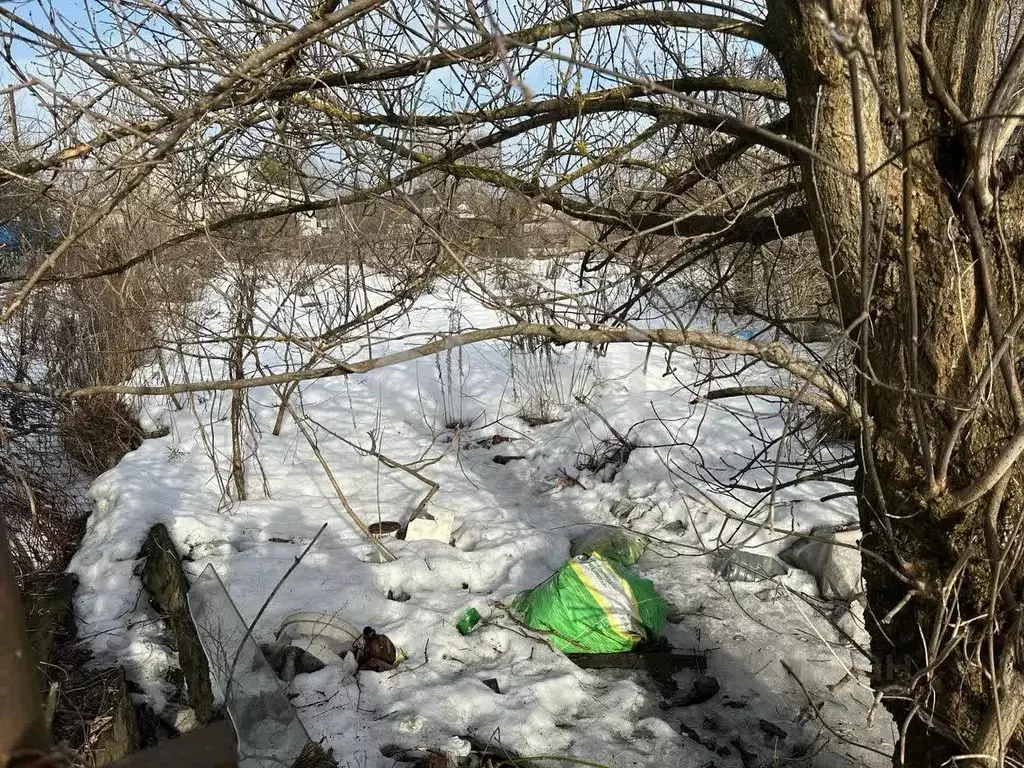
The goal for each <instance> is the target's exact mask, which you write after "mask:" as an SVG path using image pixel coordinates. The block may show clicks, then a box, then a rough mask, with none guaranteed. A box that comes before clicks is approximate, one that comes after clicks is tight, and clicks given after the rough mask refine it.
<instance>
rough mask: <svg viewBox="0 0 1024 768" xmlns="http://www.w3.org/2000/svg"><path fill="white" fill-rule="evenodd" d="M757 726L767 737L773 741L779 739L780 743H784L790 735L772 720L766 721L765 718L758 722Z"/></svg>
mask: <svg viewBox="0 0 1024 768" xmlns="http://www.w3.org/2000/svg"><path fill="white" fill-rule="evenodd" d="M757 724H758V726H759V727H760V728H761V730H762V731H764V732H765V735H766V736H769V737H770V738H772V739H778V740H779V741H782V740H783V739H785V738H786V737H787V736H788V735H789V734H788V733H786V732H785V731H784V730H782V729H781V728H779V726H777V725H776V724H775V723H773V722H771V721H770V720H765V719H764V718H761V719H760V720H758V721H757Z"/></svg>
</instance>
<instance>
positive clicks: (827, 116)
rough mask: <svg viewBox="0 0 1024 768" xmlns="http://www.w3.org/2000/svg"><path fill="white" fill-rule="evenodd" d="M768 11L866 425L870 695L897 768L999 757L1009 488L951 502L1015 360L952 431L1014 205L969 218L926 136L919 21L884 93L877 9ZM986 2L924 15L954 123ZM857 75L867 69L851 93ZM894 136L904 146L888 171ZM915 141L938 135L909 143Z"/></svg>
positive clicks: (1004, 415)
mask: <svg viewBox="0 0 1024 768" xmlns="http://www.w3.org/2000/svg"><path fill="white" fill-rule="evenodd" d="M768 5H769V26H770V30H771V34H772V38H773V40H774V41H775V42H774V44H773V48H774V52H775V54H776V56H777V57H778V59H779V61H780V64H781V66H782V68H783V72H784V75H785V78H786V83H787V92H788V94H789V100H790V105H791V109H792V113H791V114H792V125H793V130H794V138H796V139H797V140H799V141H801V142H802V143H803V144H804V145H805V146H808V147H814V148H815V151H816V153H817V155H818V158H819V159H813V158H811V157H810V156H807V157H804V159H803V161H802V171H803V174H804V181H805V186H806V190H807V196H808V201H809V203H810V209H811V218H812V224H813V227H814V230H815V236H816V238H817V242H818V246H819V249H820V252H821V257H822V259H823V261H824V262H825V270H826V273H833V272H834V273H835V274H838V275H839V278H838V285H837V293H838V295H839V297H840V303H841V311H842V314H843V318H842V319H843V322H844V324H846V325H847V326H851V325H852V326H854V328H855V330H854V331H853V341H855V342H856V343H857V344H858V346H859V347H860V349H861V353H860V358H859V366H860V372H861V374H862V375H861V376H860V382H859V388H860V393H859V396H860V398H861V402H862V405H863V406H864V410H865V413H866V415H867V417H868V419H869V420H870V423H869V424H868V425H867V427H868V428H867V429H866V430H864V435H865V442H863V443H862V444H861V446H860V448H859V451H858V455H859V464H860V512H861V523H862V527H863V529H864V532H865V535H864V540H863V546H864V548H865V549H870V550H872V551H873V552H874V553H876V554H878V555H881V556H882V561H881V562H880V561H879V559H876V558H870V557H866V558H865V559H864V573H865V581H866V585H867V590H868V604H869V611H868V617H867V620H868V629H869V632H870V634H871V639H872V643H871V648H872V652H873V654H874V660H873V661H874V671H873V682H874V684H875V686H876V688H877V689H878V690H881V691H883V692H885V693H886V694H887V697H886V699H885V703H886V706H887V707H888V708H889V710H890V711H891V712H892V713H893V714H894V716H895V717H896V718H897V722H898V724H899V725H900V726H901V728H902V729H903V737H902V739H901V743H900V745H899V746H898V749H897V754H896V757H895V760H896V764H897V765H908V766H918V765H921V766H924V765H928V766H931V765H940V764H942V763H943V762H944V761H946V760H948V759H949V758H951V757H953V756H954V755H965V754H970V753H978V752H979V751H985V752H988V753H989V754H993V755H994V756H998V753H999V750H1000V743H1003V744H1005V743H1006V742H1007V741H1008V736H1009V734H1011V733H1013V732H1014V731H1015V730H1016V728H1017V725H1018V723H1019V721H1020V715H1021V711H1020V710H1021V705H1020V704H1019V703H1018V702H1019V701H1020V700H1021V699H1022V698H1024V696H1022V695H1021V691H1020V690H1019V689H1020V684H1019V683H1018V682H1017V681H1018V680H1019V679H1020V674H1019V672H1018V670H1017V652H1016V646H1017V644H1018V643H1019V635H1020V627H1019V626H1018V625H1019V624H1020V623H1021V622H1020V621H1018V619H1017V617H1018V616H1019V615H1020V614H1019V611H1018V610H1017V606H1016V602H1015V598H1014V595H1015V594H1019V590H1018V586H1019V584H1020V582H1021V579H1020V578H1019V576H1017V571H1019V570H1020V566H1019V565H1018V562H1017V561H1018V560H1019V559H1020V553H1019V552H1017V550H1016V549H1015V548H1014V547H1013V546H1012V545H1008V541H1011V540H1012V539H1013V538H1014V536H1012V535H1011V534H1012V533H1014V532H1015V533H1016V538H1017V539H1018V540H1019V539H1020V537H1021V535H1022V533H1024V532H1020V531H1015V528H1014V526H1015V525H1016V524H1017V522H1018V521H1019V520H1020V519H1021V517H1022V514H1024V485H1022V483H1021V481H1020V480H1018V479H1017V477H1015V476H1014V475H1013V474H1012V473H1011V474H1010V475H1009V480H1008V482H1005V483H1001V484H998V485H997V486H996V487H994V488H993V489H992V490H991V491H989V492H987V493H985V494H983V495H982V496H981V497H980V498H979V499H977V500H970V501H969V503H965V499H964V497H963V494H960V495H959V496H958V494H957V493H956V492H955V491H956V489H963V488H965V487H968V486H970V485H971V484H972V483H973V482H974V481H976V480H977V478H979V477H982V476H983V475H985V473H986V471H987V470H988V469H989V468H990V467H991V466H992V465H993V462H994V460H995V457H996V456H997V454H998V453H999V452H1000V451H1001V450H1002V449H1003V448H1004V446H1005V445H1006V442H1007V439H1008V438H1009V437H1010V436H1012V435H1013V434H1014V433H1015V432H1016V431H1017V430H1018V429H1019V428H1020V423H1021V419H1020V414H1022V413H1024V411H1021V410H1020V409H1019V400H1018V399H1017V398H1018V397H1019V387H1018V385H1017V384H1016V378H1015V373H1013V371H1012V368H1014V367H1015V366H1012V365H1009V363H1010V362H1011V361H1013V360H1015V359H1016V358H1015V357H1013V356H1010V355H1006V356H1005V362H1006V365H1003V366H1001V367H1000V368H999V370H998V371H996V372H995V375H994V376H992V377H991V386H990V387H989V388H987V389H985V391H986V397H987V398H988V400H987V402H986V403H985V405H984V407H983V408H982V409H979V410H978V413H977V415H976V416H975V417H974V418H973V419H972V420H971V422H970V424H969V425H968V426H967V428H965V429H960V428H959V427H957V424H958V420H959V419H960V418H961V416H962V415H963V414H965V413H971V412H972V411H971V409H972V405H973V403H972V393H974V392H975V391H976V390H977V386H976V385H977V382H978V380H979V378H981V377H982V376H983V375H984V373H985V369H986V366H987V364H988V362H989V360H990V359H991V358H992V355H993V354H994V353H995V352H997V350H998V347H999V342H1000V340H1001V339H1002V337H1003V334H1002V329H1001V327H1000V326H1001V325H1009V322H1008V321H1006V320H1004V319H1003V318H1012V317H1013V316H1014V315H1015V313H1016V311H1017V308H1016V299H1015V295H1014V292H1013V291H1012V290H1011V284H1012V282H1013V280H1015V279H1016V278H1017V272H1018V271H1019V264H1018V263H1017V262H1016V261H1015V260H1014V259H1012V258H1011V257H1010V253H1011V252H1013V253H1015V252H1018V251H1017V248H1018V247H1019V244H1020V242H1021V238H1020V232H1019V231H1011V230H1013V229H1016V230H1019V229H1020V225H1019V207H1017V206H1015V205H1014V202H1013V201H1015V200H1016V199H1017V193H1016V192H1015V190H1012V189H1011V190H1005V191H1004V197H1005V198H1006V201H1007V204H1008V205H1011V206H1012V207H1015V211H1014V213H1015V215H1016V216H1017V217H1018V218H1017V220H1016V222H1012V221H1011V226H1010V229H1009V230H1007V229H1005V228H1002V227H1000V226H999V222H997V221H996V220H995V218H985V216H984V215H982V216H977V215H976V214H977V209H978V206H977V205H976V198H977V196H976V195H974V193H973V186H972V185H973V184H974V180H973V179H972V178H971V176H970V173H969V169H970V163H969V159H970V157H971V154H972V147H971V145H970V142H971V139H972V134H971V132H970V130H969V129H963V130H960V131H959V132H952V131H949V130H945V131H944V129H947V128H948V125H949V124H948V115H946V114H944V113H943V112H942V111H941V110H940V107H939V105H938V103H937V102H936V99H935V98H934V96H933V93H932V88H931V86H930V85H929V86H925V83H927V82H928V80H927V73H926V71H925V70H924V68H923V65H922V64H921V59H922V50H923V47H922V46H921V44H920V43H921V41H920V29H921V16H920V14H921V13H922V12H923V11H924V9H923V8H922V7H921V5H920V4H918V3H917V2H908V3H907V4H906V5H905V6H904V13H905V28H906V30H907V31H906V36H907V38H908V41H907V47H906V49H905V51H904V58H903V62H904V65H905V67H906V69H907V71H908V76H907V77H906V78H905V79H904V82H903V87H902V88H901V87H900V80H899V67H898V66H897V51H896V45H895V41H896V39H895V37H894V33H893V31H894V24H893V19H892V17H891V14H890V3H889V0H867V2H866V4H862V3H861V2H858V1H854V0H835V2H832V3H828V4H827V7H828V8H829V9H830V13H831V16H830V17H825V15H824V13H823V6H822V5H819V4H818V3H817V2H814V1H813V0H769V2H768ZM998 5H999V4H998V3H982V2H980V0H943V1H942V2H940V3H938V6H937V8H936V10H935V13H934V16H933V18H932V21H931V26H930V30H931V31H930V33H929V39H928V41H927V42H928V43H929V47H930V48H931V52H932V55H933V56H934V59H935V60H936V61H941V62H942V66H941V68H940V71H939V72H938V75H939V77H940V78H944V79H945V81H946V82H947V83H948V85H949V90H950V92H951V94H953V95H954V96H953V98H955V99H956V100H957V101H958V103H959V104H960V105H961V106H962V107H963V108H965V109H968V110H972V111H968V113H967V114H969V115H970V114H975V111H977V110H980V109H981V108H982V107H983V106H984V103H985V99H984V95H985V94H987V92H988V90H989V89H990V88H991V87H992V84H993V77H994V71H995V67H994V60H993V59H992V58H990V57H988V54H987V52H985V51H979V50H978V48H979V46H972V45H971V44H970V43H969V42H967V44H965V41H967V40H968V35H967V34H966V33H967V32H968V31H969V30H974V32H975V33H978V34H981V33H982V32H985V31H990V30H991V28H992V27H991V25H992V23H993V19H994V18H995V16H994V15H993V13H994V11H993V7H995V6H998ZM926 7H927V8H930V7H931V5H930V4H928V5H927V6H926ZM862 14H865V15H862ZM865 21H866V22H867V24H865V23H864V22H865ZM975 40H979V38H975ZM980 47H984V46H980ZM911 52H913V53H914V54H915V55H914V56H912V55H911ZM865 61H870V62H871V65H872V67H873V68H875V71H874V72H872V73H870V76H869V72H868V69H867V68H866V67H865ZM875 83H877V84H878V86H880V90H881V93H878V92H877V91H878V89H877V88H876V87H875ZM901 99H902V102H903V104H904V105H905V106H906V107H909V115H908V117H907V120H906V125H905V126H902V125H901V124H900V119H899V118H898V117H897V113H898V112H899V110H900V105H901ZM904 127H905V130H906V131H907V133H908V134H909V138H910V139H911V140H910V142H909V144H908V145H909V146H911V147H913V151H912V152H910V153H909V154H905V155H904V154H902V153H899V150H900V147H901V143H900V137H901V129H903V128H904ZM929 136H938V138H933V139H930V140H926V141H923V142H921V143H916V142H917V141H918V139H921V138H923V137H929ZM894 153H899V154H900V156H899V157H897V159H896V160H895V161H894V162H890V163H888V164H887V165H886V164H885V162H886V161H887V159H889V158H890V155H892V154H894ZM879 168H882V169H883V170H880V171H877V172H875V171H876V169H879ZM858 169H860V173H861V175H862V176H863V177H866V174H868V173H872V172H873V173H872V175H871V177H870V179H869V180H868V181H867V182H865V183H863V184H862V183H861V181H860V180H859V179H858V177H857V176H858ZM904 170H905V171H906V173H907V175H908V180H909V185H908V188H907V191H909V193H910V194H909V197H906V196H905V194H904V189H903V181H904V179H903V173H904ZM907 200H909V202H910V207H909V209H905V208H904V204H905V202H906V201H907ZM905 212H908V215H907V217H906V219H904V213H905ZM1002 220H1003V222H1004V223H1005V222H1006V221H1007V218H1006V216H1003V217H1002ZM865 221H866V225H865ZM908 263H909V267H910V270H908ZM911 271H912V273H913V275H914V278H913V281H912V282H911V281H910V280H909V279H908V275H909V274H911ZM915 303H916V314H914V315H913V317H915V318H916V325H917V326H918V328H919V330H918V332H917V333H918V335H917V338H914V327H915V323H914V322H912V313H911V312H910V311H909V308H911V307H913V306H914V304H915ZM1010 347H1011V352H1012V351H1013V349H1012V347H1013V345H1012V344H1011V345H1010ZM983 389H984V388H983ZM951 440H952V441H953V448H952V450H951V452H950V455H949V461H948V471H947V472H941V471H939V470H940V469H941V467H942V466H943V465H944V462H943V461H942V456H943V454H944V452H945V449H946V446H947V445H949V444H950V442H951ZM1011 529H1013V530H1011ZM1000 579H1006V581H1005V582H1003V583H1002V585H1001V586H996V587H994V586H993V585H994V584H999V582H1000ZM908 594H911V595H912V597H911V598H910V600H909V602H907V601H906V596H907V595H908ZM901 605H902V606H903V607H901V608H898V606H901ZM893 612H895V613H893ZM993 680H996V681H997V683H996V685H993ZM996 692H998V694H999V695H998V696H997V695H996ZM997 699H998V700H999V706H996V702H997ZM982 762H984V761H982ZM987 764H988V765H991V764H992V763H991V761H989V762H988V763H987Z"/></svg>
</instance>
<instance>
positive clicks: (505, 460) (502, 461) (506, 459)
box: [491, 456, 526, 464]
mask: <svg viewBox="0 0 1024 768" xmlns="http://www.w3.org/2000/svg"><path fill="white" fill-rule="evenodd" d="M525 458H526V457H525V456H495V457H494V458H493V459H491V461H493V462H494V463H495V464H508V463H509V462H510V461H519V460H520V459H525Z"/></svg>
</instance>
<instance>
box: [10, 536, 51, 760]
mask: <svg viewBox="0 0 1024 768" xmlns="http://www.w3.org/2000/svg"><path fill="white" fill-rule="evenodd" d="M0 617H2V620H0V765H7V764H8V763H11V764H12V765H14V764H16V763H15V762H14V760H12V755H14V753H16V752H23V751H26V752H27V751H35V752H46V751H47V750H48V749H49V747H50V736H49V734H48V733H47V732H46V726H45V724H44V722H43V702H42V698H41V696H40V693H39V689H38V687H37V685H36V682H37V678H36V674H35V663H34V661H33V656H32V652H31V650H30V647H29V643H28V636H27V634H26V632H25V613H24V610H23V608H22V605H21V596H20V595H19V593H18V585H17V583H16V582H15V578H14V563H13V561H12V560H11V552H10V549H8V542H7V528H6V526H5V525H4V523H3V519H2V518H0Z"/></svg>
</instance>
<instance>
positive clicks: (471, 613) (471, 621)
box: [455, 585, 481, 635]
mask: <svg viewBox="0 0 1024 768" xmlns="http://www.w3.org/2000/svg"><path fill="white" fill-rule="evenodd" d="M467 586H468V585H467ZM480 619H481V616H480V611H478V610H477V609H476V608H468V609H467V610H466V611H465V612H463V614H462V615H461V616H460V617H459V620H458V622H456V624H455V628H456V629H457V630H459V634H460V635H468V634H469V633H470V632H472V631H473V628H474V627H476V625H477V624H479V623H480Z"/></svg>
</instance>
